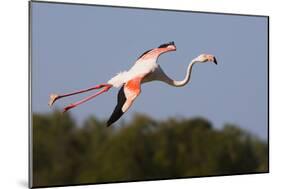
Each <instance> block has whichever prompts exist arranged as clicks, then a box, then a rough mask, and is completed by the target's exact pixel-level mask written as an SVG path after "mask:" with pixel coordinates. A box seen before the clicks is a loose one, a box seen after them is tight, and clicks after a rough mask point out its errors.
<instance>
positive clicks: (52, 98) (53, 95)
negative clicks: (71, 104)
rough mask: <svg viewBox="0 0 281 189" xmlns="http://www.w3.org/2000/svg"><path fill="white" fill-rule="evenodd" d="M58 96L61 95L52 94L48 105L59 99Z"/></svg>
mask: <svg viewBox="0 0 281 189" xmlns="http://www.w3.org/2000/svg"><path fill="white" fill-rule="evenodd" d="M58 97H59V95H57V94H51V95H50V100H49V103H48V105H49V106H52V105H53V104H54V103H55V101H56V100H57V99H58Z"/></svg>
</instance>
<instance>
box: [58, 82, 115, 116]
mask: <svg viewBox="0 0 281 189" xmlns="http://www.w3.org/2000/svg"><path fill="white" fill-rule="evenodd" d="M111 87H112V85H109V84H107V85H106V86H104V89H102V90H101V91H99V92H97V93H95V94H93V95H91V96H89V97H87V98H84V99H82V100H80V101H78V102H75V103H73V104H70V105H68V106H66V107H65V108H64V111H63V112H66V111H68V110H70V109H72V108H75V107H76V106H79V105H80V104H83V103H85V102H87V101H89V100H91V99H93V98H95V97H96V96H98V95H100V94H102V93H104V92H106V91H108V90H109V89H110V88H111Z"/></svg>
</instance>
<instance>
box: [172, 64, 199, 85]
mask: <svg viewBox="0 0 281 189" xmlns="http://www.w3.org/2000/svg"><path fill="white" fill-rule="evenodd" d="M196 63H197V61H196V60H192V61H191V63H190V64H189V65H188V67H187V70H186V75H185V77H184V79H183V80H181V81H177V80H172V79H169V81H168V82H167V83H168V84H170V85H172V86H174V87H182V86H184V85H186V84H187V83H188V82H189V81H190V77H191V72H192V67H193V65H194V64H196Z"/></svg>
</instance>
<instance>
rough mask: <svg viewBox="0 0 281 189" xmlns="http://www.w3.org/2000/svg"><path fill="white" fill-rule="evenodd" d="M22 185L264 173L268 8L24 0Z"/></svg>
mask: <svg viewBox="0 0 281 189" xmlns="http://www.w3.org/2000/svg"><path fill="white" fill-rule="evenodd" d="M29 8H30V10H29V39H30V43H29V51H30V53H29V54H30V57H29V58H30V59H29V60H30V61H29V68H30V69H29V70H30V128H29V134H30V136H29V142H30V147H29V149H30V156H29V161H30V162H29V164H30V168H29V171H30V174H29V175H30V178H29V186H30V187H32V188H34V187H54V186H70V185H84V184H101V183H117V182H131V181H148V180H163V179H179V178H194V177H207V176H224V175H239V174H253V173H268V172H269V153H268V144H269V138H268V130H269V128H268V127H269V122H268V119H269V108H268V106H269V104H268V102H269V100H268V98H269V96H268V92H269V90H268V88H269V85H268V82H269V72H268V67H269V62H268V60H269V59H268V56H269V49H268V35H269V34H268V32H269V31H268V28H269V27H268V26H269V18H268V17H267V16H259V15H238V14H225V13H208V12H194V11H178V10H164V9H150V8H132V7H117V6H103V5H89V4H74V3H51V2H41V1H31V2H30V3H29Z"/></svg>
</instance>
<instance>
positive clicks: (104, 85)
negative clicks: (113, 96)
mask: <svg viewBox="0 0 281 189" xmlns="http://www.w3.org/2000/svg"><path fill="white" fill-rule="evenodd" d="M106 86H111V85H110V84H107V83H105V84H99V85H96V86H94V87H90V88H87V89H83V90H79V91H75V92H72V93H66V94H62V95H58V94H51V95H50V101H49V106H52V105H53V104H54V103H55V101H57V100H58V99H60V98H64V97H68V96H72V95H76V94H80V93H85V92H88V91H91V90H94V89H100V88H102V87H106Z"/></svg>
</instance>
